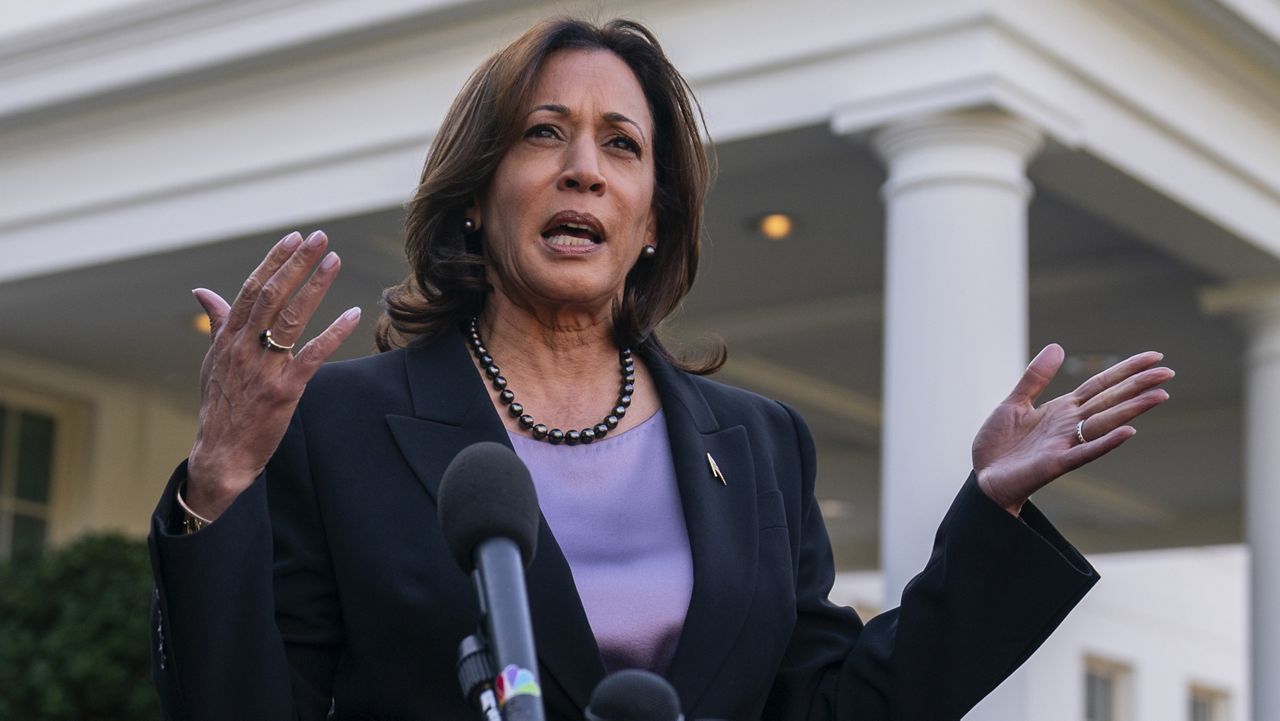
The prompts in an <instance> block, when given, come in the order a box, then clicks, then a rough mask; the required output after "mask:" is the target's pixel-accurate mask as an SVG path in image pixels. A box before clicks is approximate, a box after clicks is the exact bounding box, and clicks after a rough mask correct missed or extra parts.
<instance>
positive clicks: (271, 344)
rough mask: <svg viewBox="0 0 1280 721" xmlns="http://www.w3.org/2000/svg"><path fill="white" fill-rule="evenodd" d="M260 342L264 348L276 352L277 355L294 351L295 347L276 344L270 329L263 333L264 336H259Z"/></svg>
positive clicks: (291, 344) (292, 344)
mask: <svg viewBox="0 0 1280 721" xmlns="http://www.w3.org/2000/svg"><path fill="white" fill-rule="evenodd" d="M258 341H259V342H260V343H262V347H263V348H266V349H267V350H269V351H275V352H276V353H288V352H289V351H291V350H293V346H294V345H295V344H294V343H290V344H289V345H281V344H279V343H277V342H275V340H274V339H273V338H272V337H271V329H270V328H268V329H266V330H264V331H262V334H261V335H259V336H258Z"/></svg>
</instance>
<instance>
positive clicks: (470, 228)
mask: <svg viewBox="0 0 1280 721" xmlns="http://www.w3.org/2000/svg"><path fill="white" fill-rule="evenodd" d="M462 232H464V233H474V232H476V221H474V220H472V219H470V218H463V219H462Z"/></svg>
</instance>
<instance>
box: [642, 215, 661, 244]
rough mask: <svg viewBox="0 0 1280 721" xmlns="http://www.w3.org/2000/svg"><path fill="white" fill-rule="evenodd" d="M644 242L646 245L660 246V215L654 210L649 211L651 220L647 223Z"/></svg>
mask: <svg viewBox="0 0 1280 721" xmlns="http://www.w3.org/2000/svg"><path fill="white" fill-rule="evenodd" d="M644 242H645V244H646V245H652V246H653V247H655V248H657V247H658V215H657V213H654V212H653V211H652V210H650V211H649V222H648V223H647V224H646V225H645V229H644Z"/></svg>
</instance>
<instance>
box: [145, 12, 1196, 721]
mask: <svg viewBox="0 0 1280 721" xmlns="http://www.w3.org/2000/svg"><path fill="white" fill-rule="evenodd" d="M694 107H695V106H693V105H692V104H691V101H690V100H689V94H688V91H687V87H686V86H685V84H684V81H683V80H682V79H681V78H680V76H679V75H678V73H676V71H675V70H674V69H673V68H672V67H671V66H670V65H669V63H668V62H667V60H666V59H665V57H664V56H663V55H662V53H661V50H660V49H659V47H658V45H657V43H656V41H654V39H653V38H652V36H651V35H649V33H648V32H647V31H646V30H645V29H644V28H642V27H641V26H639V25H636V24H634V23H629V22H622V21H615V22H611V23H609V24H607V25H605V26H603V27H600V28H596V27H593V26H590V25H588V24H585V23H581V22H576V21H571V20H555V21H549V22H546V23H543V24H540V25H538V26H536V27H535V28H533V29H532V30H530V31H529V32H528V33H526V34H525V35H524V36H522V37H521V38H520V39H518V40H517V41H515V42H514V43H513V44H512V45H511V46H509V47H507V48H506V49H504V50H502V51H501V52H499V53H498V54H496V55H495V56H494V57H492V58H490V59H489V60H488V61H486V62H485V63H484V64H483V65H482V66H481V67H480V68H479V69H478V70H477V71H476V73H475V74H474V75H473V76H472V77H471V79H470V80H469V81H468V83H467V85H466V86H465V87H464V88H463V91H462V93H461V94H460V95H459V97H458V99H457V100H456V101H455V103H454V105H453V107H452V108H451V110H450V111H449V114H448V116H447V117H446V119H445V122H444V125H443V127H442V128H441V131H440V134H439V135H438V137H437V140H436V141H435V144H434V146H433V149H432V153H431V155H430V158H429V160H428V162H427V165H426V167H425V169H424V172H423V177H422V181H421V184H420V186H419V189H418V192H417V195H416V197H415V199H414V200H413V202H412V204H411V207H410V212H409V221H408V235H409V237H408V246H407V249H408V254H409V259H410V262H411V265H412V268H413V274H412V275H411V276H410V277H409V279H407V280H406V281H405V282H404V283H402V284H401V285H399V286H397V287H395V288H392V289H390V290H389V291H388V293H387V295H386V303H387V315H386V317H384V318H383V319H381V321H380V322H379V327H378V338H379V343H380V345H381V346H382V348H383V350H388V349H391V350H388V352H384V353H381V354H378V355H375V356H372V357H369V358H364V359H360V360H357V361H352V362H346V363H337V364H331V365H328V366H325V367H324V368H323V369H322V368H321V367H320V366H321V364H322V362H323V361H324V359H325V358H326V357H328V356H329V355H330V354H331V353H332V352H333V350H334V349H335V348H336V347H337V346H338V345H339V344H340V343H341V342H342V341H343V340H344V339H345V338H346V337H347V336H348V335H349V334H350V333H351V331H352V329H353V328H354V327H355V325H356V323H357V322H358V320H359V311H358V310H357V309H352V310H351V311H348V312H347V313H344V314H343V315H342V316H341V317H339V318H338V319H337V320H335V321H334V322H333V323H332V324H331V325H330V326H329V327H328V328H327V329H326V330H325V331H323V332H322V333H320V334H319V335H318V336H317V337H316V338H315V339H313V340H311V341H310V342H308V343H307V344H306V345H304V346H302V347H301V348H300V349H298V350H297V353H296V355H295V354H293V353H292V352H291V349H293V347H294V345H295V343H296V342H298V340H299V338H300V336H301V333H302V330H303V326H304V325H305V324H306V322H307V320H308V319H309V318H310V316H311V314H312V313H313V312H314V310H315V308H316V306H317V304H318V302H319V300H320V298H321V297H322V296H323V294H324V293H325V291H326V290H327V288H328V287H329V285H330V284H331V283H332V282H333V280H334V277H335V276H336V273H337V271H338V267H339V261H338V257H337V256H336V255H334V254H333V253H326V246H327V239H326V238H325V236H324V235H323V234H322V233H319V232H316V233H313V234H312V235H311V236H310V237H308V238H307V239H306V240H305V241H303V239H302V238H301V236H299V235H298V234H296V233H295V234H291V235H290V236H288V237H286V238H284V239H283V240H281V241H280V242H279V243H278V244H277V245H276V246H275V247H274V248H273V249H272V250H271V251H270V252H269V253H268V255H267V257H266V258H265V259H264V261H263V262H262V264H261V265H260V266H259V267H258V268H257V269H256V270H255V271H254V272H253V274H252V275H251V276H250V277H249V279H248V280H247V281H246V283H245V285H244V287H243V288H242V289H241V291H240V293H239V295H238V296H237V297H236V299H235V301H234V303H232V304H230V305H228V304H227V303H226V302H225V301H223V300H222V299H221V298H219V297H218V296H217V295H215V294H214V293H212V292H210V291H207V290H199V291H197V292H196V296H197V299H198V300H199V301H200V303H201V304H202V305H203V306H204V308H205V309H206V311H207V312H208V314H209V316H210V318H211V320H212V321H213V327H214V330H213V338H212V344H211V347H210V350H209V353H208V355H207V356H206V359H205V363H204V366H203V368H202V372H201V385H202V391H203V404H202V406H201V412H200V426H199V433H198V437H197V439H196V442H195V445H194V446H193V448H192V450H191V454H190V456H189V458H188V460H187V462H186V463H184V464H183V466H181V467H179V469H178V470H177V471H176V472H175V474H174V476H173V478H172V479H171V480H170V483H169V486H168V487H167V488H166V491H165V494H164V496H163V498H162V500H161V502H160V505H159V507H158V508H157V511H156V515H155V519H154V524H153V533H152V555H153V563H154V565H155V572H156V579H157V591H156V602H155V604H154V605H155V619H154V623H153V628H154V629H155V649H156V681H157V684H158V687H159V689H160V693H161V697H162V699H163V703H164V707H165V709H166V713H167V715H168V716H169V717H171V718H190V719H203V718H210V719H227V718H236V719H257V718H262V719H283V718H295V717H296V718H304V719H311V718H322V717H324V715H325V714H326V712H328V711H329V710H330V707H331V706H332V708H333V711H334V713H335V715H336V717H337V718H431V719H438V718H448V719H453V718H457V719H463V718H469V717H470V716H471V715H472V712H471V711H470V710H469V709H467V707H466V706H465V705H464V703H463V700H462V698H461V694H460V693H459V691H458V689H457V686H456V680H455V677H454V671H453V660H454V653H455V649H456V646H457V643H458V641H459V640H460V639H461V638H462V637H463V636H465V635H467V634H468V633H470V632H471V631H473V630H474V628H475V626H476V622H477V618H478V608H477V605H476V600H475V598H474V594H473V593H472V591H471V586H470V584H469V583H468V580H467V578H466V577H465V576H464V575H463V573H462V572H461V571H460V570H459V569H458V568H457V567H456V566H455V565H454V563H453V561H452V560H451V558H450V555H449V553H448V551H447V549H446V548H445V545H444V541H443V539H442V538H441V536H440V532H439V529H438V527H437V525H436V521H435V506H434V498H435V492H436V489H437V488H438V484H439V480H440V475H441V472H442V471H443V469H444V467H445V466H446V465H447V464H448V462H449V461H450V460H451V459H452V457H453V456H454V455H455V454H456V453H457V452H458V451H459V450H461V449H462V448H464V447H466V446H468V445H470V444H472V443H475V442H478V441H482V440H497V441H500V442H504V443H507V444H509V445H512V446H514V448H515V449H516V451H517V452H518V453H519V454H520V455H521V457H522V458H523V459H524V460H525V461H526V463H528V464H529V465H530V466H531V469H532V472H533V475H534V479H535V483H536V484H537V486H538V491H539V498H540V503H541V505H542V508H543V514H544V519H545V523H543V525H542V529H541V535H540V538H539V541H538V553H537V556H536V558H535V559H534V561H533V563H532V565H531V567H530V569H529V576H528V578H529V587H530V605H531V609H532V612H533V617H534V624H535V629H534V630H535V636H536V640H537V643H538V650H539V656H540V661H541V664H542V683H543V698H544V702H545V704H546V707H547V711H548V716H549V717H550V718H556V719H578V718H581V715H582V709H583V706H584V705H585V703H586V701H587V698H588V697H589V695H590V692H591V690H592V688H593V687H594V686H595V684H596V682H598V681H599V679H600V678H601V677H602V676H603V675H604V674H605V673H606V671H608V670H612V669H615V668H620V667H630V666H640V667H646V668H649V669H651V670H655V671H658V672H660V673H663V674H665V675H666V676H667V677H668V679H669V680H671V682H672V684H673V685H674V686H675V688H676V689H677V691H678V692H679V694H680V697H681V700H682V703H683V704H684V706H685V712H686V715H687V716H688V717H689V718H701V717H706V718H723V719H757V718H769V719H775V718H777V719H797V720H798V719H826V718H832V719H835V718H840V719H857V720H859V721H868V720H870V719H884V718H889V717H890V716H892V718H895V719H920V720H921V721H924V720H925V719H928V720H929V721H937V720H939V719H949V718H959V717H960V716H961V715H963V714H964V712H965V711H967V710H968V709H969V708H970V707H971V706H972V705H973V704H974V703H976V702H977V701H978V700H979V699H980V698H982V696H983V695H985V694H986V693H987V692H988V691H990V689H991V688H993V687H994V686H995V685H996V684H998V683H999V682H1000V680H1002V679H1003V678H1004V677H1005V676H1006V675H1007V674H1008V673H1010V672H1012V670H1013V669H1014V668H1016V667H1017V665H1018V664H1020V663H1021V662H1022V661H1023V660H1024V659H1025V658H1026V657H1027V656H1028V655H1029V654H1030V653H1031V652H1032V651H1033V650H1034V648H1035V647H1036V646H1037V645H1038V644H1039V643H1040V642H1041V641H1042V640H1043V639H1044V637H1045V636H1046V635H1047V634H1048V632H1049V631H1051V630H1052V629H1053V628H1054V627H1055V626H1056V625H1057V623H1058V622H1059V621H1060V620H1061V619H1062V617H1063V616H1064V615H1065V614H1066V612H1067V611H1068V610H1069V609H1070V608H1071V607H1072V606H1074V604H1075V603H1076V602H1077V601H1078V600H1079V599H1080V598H1081V597H1082V596H1083V594H1084V593H1085V592H1086V591H1087V590H1088V588H1089V587H1090V586H1091V585H1092V584H1093V583H1094V582H1095V581H1096V579H1097V576H1096V574H1095V573H1094V572H1093V570H1092V568H1090V567H1089V565H1088V563H1087V562H1086V561H1085V560H1084V559H1083V558H1082V557H1081V556H1080V555H1079V554H1078V553H1076V552H1075V550H1074V549H1072V548H1071V547H1070V545H1069V544H1067V543H1066V541H1064V540H1063V539H1062V538H1061V537H1060V536H1059V535H1058V534H1057V533H1056V532H1055V531H1054V530H1053V528H1052V526H1050V525H1049V524H1048V522H1047V521H1046V520H1045V519H1044V518H1043V516H1041V515H1040V514H1039V513H1038V511H1036V510H1035V508H1034V507H1033V506H1031V505H1030V504H1028V503H1027V499H1028V497H1029V496H1030V495H1031V493H1032V492H1034V491H1035V490H1037V489H1039V488H1040V487H1042V486H1044V485H1045V484H1047V483H1049V482H1050V481H1052V480H1053V479H1054V478H1056V477H1057V476H1059V475H1061V474H1062V473H1064V472H1066V471H1067V470H1069V469H1071V468H1074V467H1077V466H1079V465H1082V464H1083V463H1086V462H1088V461H1090V460H1092V459H1094V458H1097V457H1099V456H1101V455H1103V454H1104V453H1107V452H1108V451H1110V450H1112V449H1114V448H1115V447H1116V446H1118V445H1119V444H1121V443H1123V442H1124V441H1125V440H1126V439H1128V438H1129V437H1131V436H1132V435H1133V433H1134V431H1133V429H1132V427H1130V426H1128V425H1127V424H1128V422H1129V421H1131V420H1132V419H1133V418H1134V417H1136V416H1137V415H1139V414H1141V413H1143V412H1145V411H1146V410H1148V409H1150V408H1152V407H1154V406H1155V405H1157V404H1159V403H1160V402H1162V401H1163V400H1165V399H1166V398H1167V397H1168V396H1167V393H1165V391H1163V390H1162V389H1160V388H1158V386H1159V385H1160V384H1162V383H1163V382H1164V381H1166V380H1168V379H1169V378H1170V377H1172V375H1173V374H1172V371H1170V370H1168V369H1166V368H1159V367H1156V366H1157V363H1158V362H1159V360H1160V356H1159V354H1156V353H1145V354H1141V355H1138V356H1134V357H1133V358H1130V359H1129V360H1127V361H1125V362H1123V363H1121V364H1118V365H1117V366H1115V367H1113V368H1111V369H1109V370H1108V371H1106V372H1104V373H1102V374H1100V375H1099V376H1097V377H1095V378H1094V379H1092V380H1090V381H1088V382H1087V383H1085V384H1084V385H1083V386H1081V387H1080V388H1079V389H1077V390H1076V391H1075V392H1073V393H1072V394H1070V395H1067V396H1063V397H1061V398H1058V399H1055V400H1053V401H1050V402H1048V403H1045V404H1043V405H1041V406H1039V407H1035V406H1034V405H1033V402H1034V401H1035V399H1036V397H1037V396H1038V395H1039V393H1040V392H1041V391H1042V390H1043V389H1044V388H1045V386H1046V385H1047V384H1048V382H1049V380H1050V379H1051V378H1052V377H1053V375H1054V373H1055V372H1056V370H1057V368H1058V366H1059V365H1060V364H1061V362H1062V351H1061V349H1060V348H1058V347H1057V346H1050V347H1048V348H1046V349H1045V350H1044V351H1042V352H1041V353H1040V354H1039V355H1038V356H1037V357H1036V358H1035V360H1033V361H1032V363H1031V365H1030V366H1029V368H1028V369H1027V372H1026V374H1025V375H1024V377H1023V378H1022V379H1021V380H1020V381H1019V382H1018V384H1017V386H1016V387H1015V389H1014V391H1013V393H1012V394H1011V395H1010V396H1009V398H1008V399H1006V400H1005V401H1004V402H1003V403H1002V404H1001V405H1000V406H999V407H998V408H997V409H996V411H995V412H994V413H993V414H992V415H991V417H990V418H989V419H988V421H987V422H986V423H985V424H984V425H983V427H982V429H980V431H979V433H978V436H977V438H976V440H975V442H974V452H973V460H974V474H973V475H971V476H970V479H969V481H967V482H966V483H965V484H964V485H963V487H962V488H961V489H960V492H959V495H958V496H957V499H956V502H955V504H954V505H953V507H952V509H951V511H950V512H949V514H948V516H947V518H946V519H945V520H944V521H943V524H942V527H941V529H940V530H939V533H938V540H937V544H936V547H935V553H934V557H933V559H932V560H931V561H930V563H929V565H928V566H927V567H926V569H925V570H924V572H922V573H921V575H920V576H919V577H917V579H916V580H915V581H914V582H913V583H912V584H911V585H910V586H909V587H908V589H907V590H906V591H905V592H904V594H903V598H902V605H901V607H900V608H899V609H896V610H894V611H891V612H889V613H886V614H882V615H880V616H877V617H876V618H875V619H873V620H872V621H871V622H870V623H868V624H867V625H866V626H865V627H864V626H863V624H862V623H861V622H860V621H859V619H858V618H857V617H856V615H854V614H853V613H852V611H850V610H849V609H843V608H836V607H834V606H832V605H830V604H829V603H828V602H827V601H826V595H827V592H828V591H829V589H830V586H831V582H832V579H833V569H832V562H831V551H830V545H829V542H828V540H827V536H826V531H825V529H824V528H823V525H822V519H821V515H820V513H819V512H818V510H817V504H816V502H815V500H814V495H813V483H814V449H813V442H812V439H811V438H810V436H809V432H808V430H807V429H806V427H805V425H804V423H803V421H801V420H800V419H799V418H798V417H797V416H796V414H795V413H794V412H793V411H792V410H790V409H789V408H787V407H785V406H783V405H781V404H779V403H776V402H773V401H768V400H765V399H762V398H760V397H758V396H755V395H753V394H750V393H746V392H743V391H739V390H735V389H732V388H728V387H725V386H722V385H720V384H717V383H713V382H711V381H708V380H705V379H703V378H701V377H700V376H699V375H698V374H699V373H701V372H705V371H710V370H712V369H714V367H715V366H716V365H717V364H716V363H715V362H712V363H706V364H703V365H701V366H698V365H693V364H689V363H685V362H682V361H679V360H676V359H674V358H672V357H671V355H670V354H668V353H667V352H666V351H665V350H664V349H663V347H662V346H661V344H660V343H659V342H658V341H657V339H656V337H655V336H654V335H653V330H654V328H655V326H656V325H657V324H658V322H659V321H661V320H662V318H664V317H665V316H666V315H667V314H668V313H670V312H671V310H672V309H673V308H674V307H675V306H676V304H677V303H678V302H679V300H680V299H681V297H683V295H684V294H685V292H687V290H688V289H689V286H690V284H691V283H692V281H693V277H694V273H695V270H696V266H697V260H698V234H699V227H700V224H701V212H702V202H703V198H704V195H705V190H706V186H707V182H708V173H707V161H706V158H705V156H704V154H703V149H702V146H701V144H700V141H699V136H698V125H697V115H696V112H695V111H694V110H693V108H694ZM313 269H314V270H315V272H314V274H311V272H312V270H313ZM295 291H296V295H295ZM304 387H305V388H306V392H305V394H304V393H303V389H304Z"/></svg>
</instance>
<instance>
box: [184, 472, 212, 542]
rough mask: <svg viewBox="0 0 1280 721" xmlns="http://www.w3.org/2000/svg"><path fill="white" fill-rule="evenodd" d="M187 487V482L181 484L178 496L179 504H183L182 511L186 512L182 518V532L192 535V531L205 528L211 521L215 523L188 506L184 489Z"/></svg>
mask: <svg viewBox="0 0 1280 721" xmlns="http://www.w3.org/2000/svg"><path fill="white" fill-rule="evenodd" d="M186 487H187V484H186V483H183V484H182V485H181V486H179V487H178V492H177V496H178V505H179V506H182V512H183V513H184V514H186V515H185V516H184V517H183V519H182V532H183V533H185V534H187V535H191V534H192V533H195V532H196V531H199V530H200V529H202V528H204V527H205V526H207V525H209V524H210V523H213V521H210V520H209V519H207V518H205V517H204V516H201V515H200V514H199V513H196V512H195V511H193V510H191V506H188V505H187V502H186V501H185V500H183V498H182V489H184V488H186Z"/></svg>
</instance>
